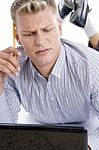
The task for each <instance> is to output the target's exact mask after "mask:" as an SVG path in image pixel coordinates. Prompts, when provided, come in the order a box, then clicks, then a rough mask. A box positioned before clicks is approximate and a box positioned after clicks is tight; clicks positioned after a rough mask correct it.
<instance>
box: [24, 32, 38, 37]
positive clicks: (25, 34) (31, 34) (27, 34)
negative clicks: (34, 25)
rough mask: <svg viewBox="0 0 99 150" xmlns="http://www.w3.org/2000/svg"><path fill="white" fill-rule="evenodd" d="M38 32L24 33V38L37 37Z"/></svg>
mask: <svg viewBox="0 0 99 150" xmlns="http://www.w3.org/2000/svg"><path fill="white" fill-rule="evenodd" d="M35 34H36V32H31V33H22V35H23V36H26V37H30V36H33V35H35Z"/></svg>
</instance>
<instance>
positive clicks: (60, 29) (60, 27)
mask: <svg viewBox="0 0 99 150" xmlns="http://www.w3.org/2000/svg"><path fill="white" fill-rule="evenodd" d="M58 27H59V32H60V35H62V21H61V18H58Z"/></svg>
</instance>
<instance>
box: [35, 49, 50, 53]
mask: <svg viewBox="0 0 99 150" xmlns="http://www.w3.org/2000/svg"><path fill="white" fill-rule="evenodd" d="M49 50H51V48H46V49H39V50H38V51H37V52H36V54H39V55H42V54H45V53H47V52H48V51H49Z"/></svg>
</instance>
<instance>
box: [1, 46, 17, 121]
mask: <svg viewBox="0 0 99 150" xmlns="http://www.w3.org/2000/svg"><path fill="white" fill-rule="evenodd" d="M12 53H13V54H15V55H16V56H17V59H15V58H14V57H13V55H11V54H12ZM18 57H19V53H18V51H17V50H16V49H15V48H7V49H5V50H3V51H0V122H1V123H8V122H16V121H17V117H18V112H19V111H20V101H19V95H18V91H17V90H16V88H15V83H14V80H12V79H11V78H9V77H10V76H13V75H17V72H18V70H19V69H18V68H19V64H18ZM8 76H9V77H8Z"/></svg>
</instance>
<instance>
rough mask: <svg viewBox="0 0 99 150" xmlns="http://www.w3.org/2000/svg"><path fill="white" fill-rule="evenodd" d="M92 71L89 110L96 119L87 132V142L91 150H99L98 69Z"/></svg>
mask: <svg viewBox="0 0 99 150" xmlns="http://www.w3.org/2000/svg"><path fill="white" fill-rule="evenodd" d="M92 73H93V75H92V76H93V78H92V89H91V110H92V112H93V113H94V114H95V116H94V118H95V117H97V120H96V121H94V124H95V126H96V128H94V130H93V131H92V132H91V133H89V139H88V144H89V146H90V147H91V149H92V150H99V69H98V70H95V71H94V72H92ZM92 123H93V122H92Z"/></svg>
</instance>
